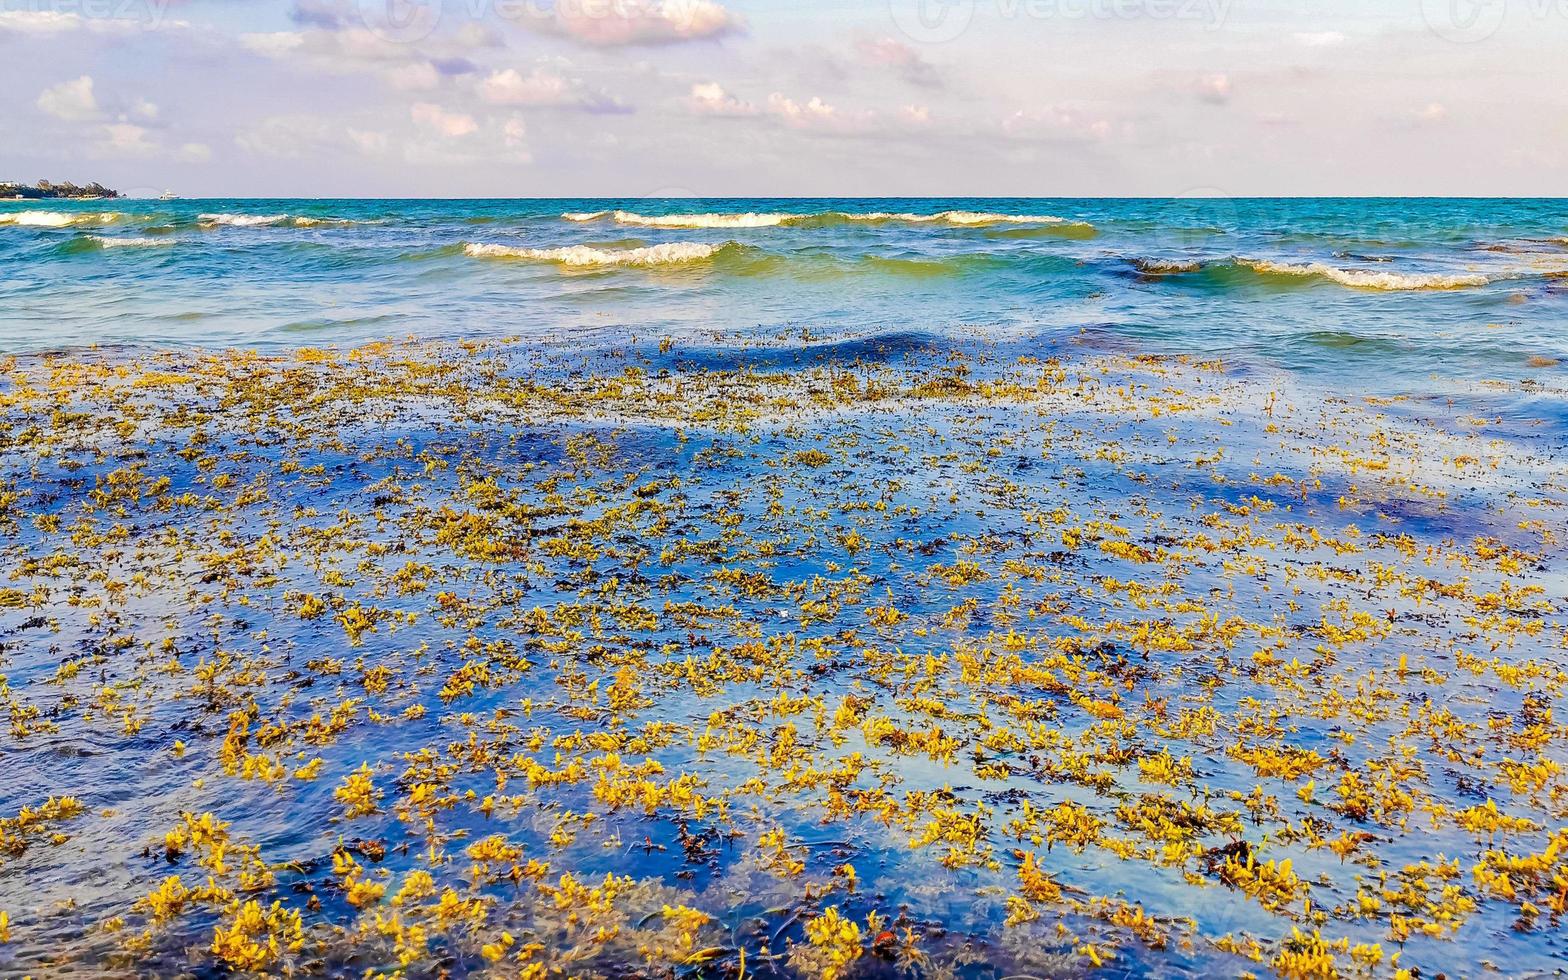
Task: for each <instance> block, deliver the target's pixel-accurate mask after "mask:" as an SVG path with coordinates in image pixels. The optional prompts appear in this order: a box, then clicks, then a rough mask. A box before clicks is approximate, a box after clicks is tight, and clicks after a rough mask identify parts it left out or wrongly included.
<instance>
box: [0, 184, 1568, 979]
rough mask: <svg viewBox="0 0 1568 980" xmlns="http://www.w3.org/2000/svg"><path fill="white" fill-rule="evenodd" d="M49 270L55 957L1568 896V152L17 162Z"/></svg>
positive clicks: (947, 964) (4, 221) (792, 956)
mask: <svg viewBox="0 0 1568 980" xmlns="http://www.w3.org/2000/svg"><path fill="white" fill-rule="evenodd" d="M0 266H3V268H4V270H5V274H4V276H3V279H0V720H3V721H4V727H3V728H0V745H3V747H4V750H3V751H0V974H3V975H7V976H9V975H23V974H30V975H33V976H49V977H94V978H96V977H108V976H124V975H129V974H136V975H151V976H175V975H180V976H199V977H208V976H213V977H215V976H227V975H234V974H246V975H249V974H262V975H284V974H292V975H296V976H304V975H309V976H366V975H387V976H391V975H396V973H397V971H403V975H407V976H453V977H458V976H469V975H473V976H482V975H489V976H505V977H515V976H526V977H539V978H542V977H547V976H600V977H672V978H695V977H699V976H714V977H718V976H723V977H731V978H735V980H740V978H742V977H758V976H763V975H767V976H774V977H792V978H793V977H799V978H802V980H841V978H843V980H848V978H858V977H877V978H888V980H892V978H895V977H912V976H915V977H962V978H965V980H999V978H1005V977H1013V978H1019V977H1069V976H1081V975H1082V976H1087V975H1103V974H1105V973H1112V974H1115V975H1119V976H1166V977H1178V976H1186V977H1208V976H1219V975H1242V974H1258V975H1262V974H1265V973H1272V974H1274V975H1277V976H1280V977H1288V978H1303V980H1306V978H1319V977H1325V976H1331V975H1336V974H1340V975H1364V976H1390V977H1411V976H1433V975H1437V974H1439V973H1440V972H1447V973H1448V974H1449V975H1455V976H1473V975H1481V974H1483V973H1485V972H1487V971H1489V970H1493V971H1496V972H1500V973H1507V974H1511V975H1547V974H1549V973H1550V972H1551V971H1553V970H1556V969H1558V968H1559V967H1560V964H1561V963H1562V962H1563V958H1564V956H1565V954H1568V947H1565V944H1564V940H1563V938H1562V936H1561V933H1560V930H1559V929H1558V927H1557V922H1558V920H1559V919H1560V917H1561V916H1563V915H1565V914H1568V826H1565V825H1564V824H1565V820H1568V776H1565V774H1568V729H1565V728H1564V727H1563V725H1562V722H1561V719H1562V718H1563V717H1564V711H1565V705H1564V703H1563V702H1564V698H1565V694H1568V663H1565V657H1564V650H1565V648H1568V629H1565V612H1568V559H1565V552H1564V549H1563V544H1562V542H1563V541H1564V540H1568V427H1565V421H1568V413H1565V406H1568V385H1565V379H1564V374H1563V371H1564V367H1563V364H1564V362H1565V360H1568V331H1565V323H1568V204H1564V203H1562V202H1557V201H1482V200H1421V201H1392V200H1307V201H1265V200H1240V201H1232V200H1215V199H1203V200H1180V201H1141V200H1140V201H1132V200H1128V201H1109V200H1105V201H1098V200H941V201H934V200H876V201H865V200H810V201H806V200H794V199H791V200H743V201H729V200H725V201H719V200H681V201H649V200H584V201H315V200H313V201H254V200H211V201H183V200H178V201H118V200H103V201H83V202H58V201H41V202H40V201H33V202H5V203H4V204H0ZM1407 971H1408V972H1407Z"/></svg>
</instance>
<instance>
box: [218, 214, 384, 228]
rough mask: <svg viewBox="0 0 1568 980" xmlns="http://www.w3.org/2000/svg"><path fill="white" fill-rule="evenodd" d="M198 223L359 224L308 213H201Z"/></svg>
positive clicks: (267, 225)
mask: <svg viewBox="0 0 1568 980" xmlns="http://www.w3.org/2000/svg"><path fill="white" fill-rule="evenodd" d="M196 221H197V223H198V224H202V225H206V226H208V227H212V226H219V227H226V228H279V227H294V228H315V227H317V226H319V225H333V226H339V227H341V226H344V225H353V224H359V222H357V221H351V220H349V219H347V218H317V217H313V216H311V215H308V214H199V215H197V216H196Z"/></svg>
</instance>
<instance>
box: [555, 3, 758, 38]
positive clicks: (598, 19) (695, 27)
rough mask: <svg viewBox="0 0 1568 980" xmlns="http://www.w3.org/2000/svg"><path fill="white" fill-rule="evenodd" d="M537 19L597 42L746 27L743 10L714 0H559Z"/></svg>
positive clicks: (717, 33) (716, 33)
mask: <svg viewBox="0 0 1568 980" xmlns="http://www.w3.org/2000/svg"><path fill="white" fill-rule="evenodd" d="M534 25H535V26H536V27H537V28H539V29H540V30H543V31H546V32H547V33H551V34H556V35H559V36H562V37H567V38H571V39H572V40H574V41H579V42H581V43H583V44H590V45H594V46H596V47H617V46H622V45H632V44H673V43H677V42H680V41H694V40H700V39H703V38H717V37H723V36H725V35H728V34H734V33H738V32H739V31H742V30H744V28H745V22H744V21H742V20H741V18H740V17H739V16H737V15H736V14H733V13H731V12H730V11H729V10H727V9H726V8H725V7H724V6H722V5H721V4H718V3H715V2H714V0H557V2H556V4H555V5H554V7H552V8H551V9H549V10H544V11H540V12H539V13H538V14H536V15H534Z"/></svg>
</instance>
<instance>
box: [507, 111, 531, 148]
mask: <svg viewBox="0 0 1568 980" xmlns="http://www.w3.org/2000/svg"><path fill="white" fill-rule="evenodd" d="M527 138H528V124H527V123H525V122H523V118H522V117H521V116H512V117H511V118H509V119H507V120H506V121H505V122H504V123H502V124H501V140H502V142H503V143H505V144H506V146H507V147H508V148H509V149H516V148H518V147H521V146H524V145H525V144H524V141H525V140H526V139H527Z"/></svg>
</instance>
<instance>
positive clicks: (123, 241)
mask: <svg viewBox="0 0 1568 980" xmlns="http://www.w3.org/2000/svg"><path fill="white" fill-rule="evenodd" d="M87 238H88V240H89V241H91V242H92V243H93V244H95V245H97V246H98V247H99V248H157V247H159V246H161V245H173V244H174V242H175V240H174V239H173V238H109V237H107V236H104V235H88V236H87Z"/></svg>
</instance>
